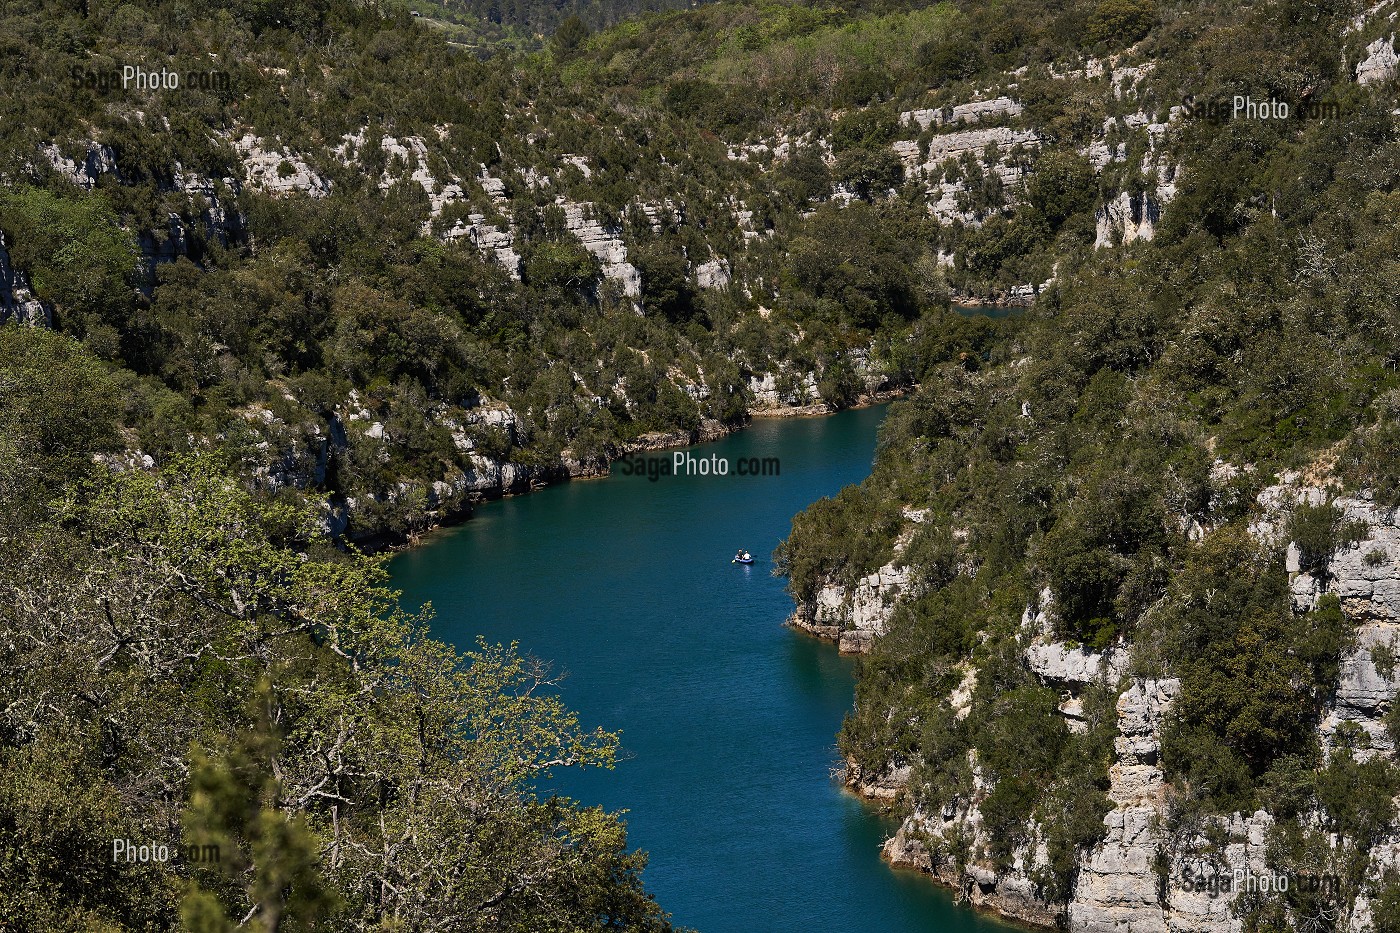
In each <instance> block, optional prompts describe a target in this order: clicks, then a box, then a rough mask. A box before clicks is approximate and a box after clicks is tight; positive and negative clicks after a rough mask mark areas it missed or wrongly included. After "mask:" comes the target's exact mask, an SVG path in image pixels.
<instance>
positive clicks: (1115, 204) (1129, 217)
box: [1094, 191, 1162, 249]
mask: <svg viewBox="0 0 1400 933" xmlns="http://www.w3.org/2000/svg"><path fill="white" fill-rule="evenodd" d="M1161 218H1162V208H1161V206H1160V205H1159V204H1158V203H1157V200H1156V198H1154V197H1153V196H1152V195H1150V194H1148V193H1146V192H1141V193H1137V194H1129V193H1128V192H1126V191H1124V192H1121V193H1119V195H1118V196H1117V197H1116V198H1114V199H1113V200H1111V201H1109V202H1108V203H1107V204H1105V205H1104V206H1103V207H1100V208H1099V209H1098V210H1096V211H1094V226H1095V236H1094V248H1095V249H1101V248H1102V247H1105V246H1115V245H1117V244H1119V243H1134V242H1137V241H1139V240H1143V241H1148V240H1151V239H1152V238H1153V237H1154V236H1155V235H1156V233H1157V223H1158V221H1160V220H1161Z"/></svg>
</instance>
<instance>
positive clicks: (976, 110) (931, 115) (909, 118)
mask: <svg viewBox="0 0 1400 933" xmlns="http://www.w3.org/2000/svg"><path fill="white" fill-rule="evenodd" d="M1022 109H1023V108H1022V107H1021V105H1020V104H1019V103H1017V102H1016V101H1014V100H1012V99H1011V98H1009V97H996V98H993V99H991V100H977V101H972V102H971V103H966V104H957V105H955V106H952V107H936V108H933V109H929V110H906V111H905V112H904V113H901V114H900V115H899V122H901V123H903V124H905V125H906V126H909V125H916V126H918V127H919V129H921V130H926V129H928V128H929V127H931V126H943V125H945V124H949V123H981V122H983V121H986V120H992V119H1000V118H1007V119H1009V118H1012V117H1019V116H1020V115H1021V112H1022Z"/></svg>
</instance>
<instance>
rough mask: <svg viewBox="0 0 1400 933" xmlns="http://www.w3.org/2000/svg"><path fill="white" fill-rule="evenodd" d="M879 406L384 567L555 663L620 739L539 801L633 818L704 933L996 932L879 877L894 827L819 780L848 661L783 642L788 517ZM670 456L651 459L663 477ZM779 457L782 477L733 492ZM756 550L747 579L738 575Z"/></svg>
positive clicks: (479, 625) (497, 521)
mask: <svg viewBox="0 0 1400 933" xmlns="http://www.w3.org/2000/svg"><path fill="white" fill-rule="evenodd" d="M883 414H884V409H883V408H870V409H865V410H861V411H853V412H846V413H843V414H839V415H834V416H832V417H829V418H813V419H807V418H802V419H783V420H769V421H759V422H757V423H755V424H754V425H753V426H752V427H750V428H748V429H746V430H744V431H742V432H740V433H738V434H735V435H733V436H731V437H728V438H725V439H723V440H721V441H717V442H715V443H712V444H705V445H701V446H699V447H695V448H692V449H691V453H693V454H694V455H695V456H696V457H700V456H704V457H709V456H710V455H711V454H714V455H716V456H719V457H726V458H728V459H729V462H730V464H731V475H729V476H718V477H717V476H708V477H701V476H689V477H687V476H662V477H660V478H659V479H658V480H656V481H654V482H653V481H649V480H648V479H647V478H646V477H645V476H623V475H620V473H619V471H618V469H617V467H616V466H615V467H614V472H613V475H612V476H610V477H608V478H606V479H601V480H591V481H583V482H573V483H566V484H564V485H560V486H555V487H552V488H549V489H545V490H543V491H541V492H538V493H534V494H532V495H528V496H521V497H517V498H512V499H506V500H504V501H501V502H493V503H489V504H487V505H484V506H482V507H481V508H479V509H478V510H477V512H476V514H475V516H474V517H473V518H472V519H471V521H469V522H467V523H466V524H463V525H461V526H458V527H456V528H452V529H448V530H446V531H442V532H439V533H437V534H435V535H433V536H432V537H430V538H429V540H428V541H427V542H426V543H425V544H423V545H422V546H421V547H418V548H416V549H414V550H411V551H407V552H405V553H403V554H401V555H399V556H397V557H396V558H395V559H394V561H393V564H392V566H391V569H392V572H393V582H394V584H395V585H396V586H397V587H399V588H401V589H402V590H403V591H404V601H405V603H407V604H409V605H414V606H416V605H418V604H419V603H421V602H424V601H431V602H432V604H433V606H434V608H435V609H436V611H437V619H436V621H435V623H434V628H435V632H436V634H437V635H438V637H440V638H443V639H445V640H447V641H450V642H452V643H454V644H456V645H457V646H458V647H459V648H468V647H470V646H471V645H472V644H473V643H474V641H475V639H476V637H477V636H478V635H484V636H485V637H486V638H487V639H488V640H491V641H497V642H510V641H518V642H519V643H520V645H521V648H522V649H523V650H525V651H527V652H529V653H531V654H534V655H536V656H538V657H541V658H545V659H548V660H550V661H552V662H554V664H555V665H556V666H557V667H558V668H560V669H563V670H565V671H567V673H568V677H567V679H566V680H565V682H564V684H563V686H562V688H561V693H562V696H563V698H564V700H565V701H566V702H567V703H568V704H569V705H570V706H571V707H572V708H573V709H575V710H577V711H578V712H579V714H580V717H581V719H582V722H583V724H584V725H585V726H589V727H592V726H595V725H601V726H603V727H605V728H607V729H610V730H620V731H621V733H622V746H623V749H622V760H621V761H620V762H619V764H618V766H617V768H616V769H615V770H613V771H604V770H601V769H595V770H589V771H576V772H566V773H564V774H563V775H561V776H560V777H558V778H557V779H555V781H554V782H553V783H552V785H551V786H552V788H553V789H555V790H557V791H559V792H561V793H564V794H567V795H568V796H571V797H574V798H576V799H578V800H581V801H583V802H584V803H587V804H602V805H604V806H606V807H608V808H609V809H615V810H621V809H626V810H627V814H626V817H625V819H626V821H627V825H628V832H629V840H630V842H631V844H632V845H633V846H636V847H639V848H642V849H645V850H647V852H649V853H650V859H651V860H650V863H649V865H648V867H647V869H646V873H645V876H644V877H645V880H646V883H647V886H648V888H649V890H651V891H652V892H653V893H654V894H655V895H656V897H657V900H658V901H659V902H660V903H661V905H662V906H663V907H664V908H665V909H666V910H668V911H669V912H670V913H671V915H672V919H673V920H674V921H675V922H676V923H677V924H679V925H682V926H686V927H691V928H694V929H696V930H699V931H702V933H726V931H733V933H749V931H775V933H778V931H783V933H787V931H791V933H812V931H832V933H867V931H868V933H906V931H908V933H912V931H920V933H923V931H938V933H972V931H977V933H992V931H1004V930H1006V929H1008V928H1007V927H1004V926H1001V925H999V924H996V923H995V922H993V921H991V920H989V919H987V918H985V917H982V916H979V915H976V914H974V913H972V912H971V911H969V910H965V909H963V908H960V907H957V906H955V905H954V904H953V902H952V898H951V896H950V895H949V894H948V893H947V892H946V891H944V890H942V889H939V888H937V887H935V886H934V885H933V884H932V883H931V882H930V881H929V880H927V879H926V878H922V877H919V876H918V875H916V874H913V873H911V872H897V871H892V870H891V869H890V868H888V867H887V866H886V865H885V864H884V863H882V862H881V860H880V856H879V847H880V843H881V842H882V840H883V839H884V838H885V837H886V836H887V835H888V833H889V832H890V831H892V829H893V827H891V826H890V825H888V823H887V821H886V820H885V819H884V818H882V817H881V815H880V814H879V813H878V812H877V811H876V810H875V809H873V808H872V807H870V806H869V805H867V804H865V803H863V802H861V801H859V800H857V799H855V798H853V797H852V796H850V795H849V794H847V793H845V792H843V791H842V790H841V788H840V787H839V786H838V784H837V783H836V782H835V781H833V780H832V779H831V776H830V775H831V769H832V768H833V766H835V765H836V764H837V763H838V757H837V754H836V748H835V735H836V732H837V730H838V729H839V728H840V725H841V720H842V717H843V716H844V715H845V714H846V712H847V710H849V709H850V706H851V701H852V690H853V686H854V679H853V673H854V670H853V662H852V661H851V660H850V659H848V658H842V657H839V656H838V655H837V653H836V650H835V648H834V647H833V646H831V645H828V644H822V643H819V642H816V641H814V640H811V639H809V638H807V637H804V636H802V635H799V634H797V633H795V632H792V631H790V630H789V629H786V628H784V627H783V626H782V625H781V623H782V621H783V619H784V618H786V616H787V615H788V614H789V613H790V612H791V611H792V601H791V599H790V598H789V597H788V595H787V593H786V592H785V591H784V589H783V581H782V580H781V579H779V578H776V577H774V576H773V575H772V569H773V563H772V559H771V557H770V555H771V553H772V550H773V548H774V547H775V546H776V545H777V544H778V542H779V541H780V540H781V539H782V538H783V537H784V536H785V535H786V534H787V532H788V530H789V528H790V526H791V522H792V517H793V515H795V514H796V513H797V512H799V511H801V510H802V509H803V508H805V507H806V506H807V505H809V504H810V503H812V502H814V501H816V500H817V499H819V498H821V497H823V496H829V495H833V494H835V493H836V492H837V491H838V490H840V489H841V487H842V486H844V485H846V484H848V483H854V482H859V481H860V480H861V479H862V478H864V477H865V476H866V475H867V474H868V473H869V470H870V463H871V459H872V456H873V454H874V448H875V433H876V429H877V427H878V426H879V422H880V419H881V417H882V416H883ZM671 454H672V452H671V451H664V452H661V453H658V454H656V455H655V456H657V457H662V458H665V459H666V460H668V461H669V460H670V457H671ZM749 457H759V458H763V457H778V458H780V461H781V473H780V475H778V476H750V477H741V476H737V475H734V470H735V469H737V467H736V466H735V465H736V464H737V462H738V459H739V458H749ZM739 547H745V548H748V549H749V550H750V551H751V552H752V554H753V555H754V557H755V558H756V562H755V563H754V564H753V565H752V566H748V567H745V566H741V565H736V564H732V563H730V557H731V556H733V554H734V552H735V550H736V549H737V548H739Z"/></svg>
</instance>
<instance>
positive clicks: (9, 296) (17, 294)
mask: <svg viewBox="0 0 1400 933" xmlns="http://www.w3.org/2000/svg"><path fill="white" fill-rule="evenodd" d="M9 320H14V321H16V322H18V323H20V324H27V325H30V326H32V327H51V326H53V309H52V308H50V307H49V305H48V304H47V303H46V302H44V301H41V300H40V299H38V298H36V297H34V293H33V291H31V290H30V287H29V280H28V279H27V278H26V277H25V276H24V274H23V273H22V272H20V271H18V270H17V269H15V267H14V266H13V265H12V264H11V262H10V252H9V249H8V248H7V244H6V243H5V234H3V233H0V324H2V323H4V322H6V321H9Z"/></svg>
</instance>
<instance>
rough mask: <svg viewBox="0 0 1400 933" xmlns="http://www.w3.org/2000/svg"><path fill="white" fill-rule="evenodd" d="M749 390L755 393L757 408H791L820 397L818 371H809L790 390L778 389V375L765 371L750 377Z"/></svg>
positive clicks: (755, 405)
mask: <svg viewBox="0 0 1400 933" xmlns="http://www.w3.org/2000/svg"><path fill="white" fill-rule="evenodd" d="M749 391H750V392H751V393H753V400H754V407H756V408H789V407H792V406H794V405H807V404H809V403H811V402H813V401H815V400H816V399H818V398H820V397H821V396H820V393H818V392H817V376H816V373H807V374H805V375H804V376H803V377H802V379H801V380H799V381H798V383H797V386H796V387H795V388H794V389H793V390H792V391H790V392H787V393H783V392H780V391H779V390H778V376H777V375H776V374H774V373H764V374H763V375H761V376H750V377H749Z"/></svg>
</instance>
